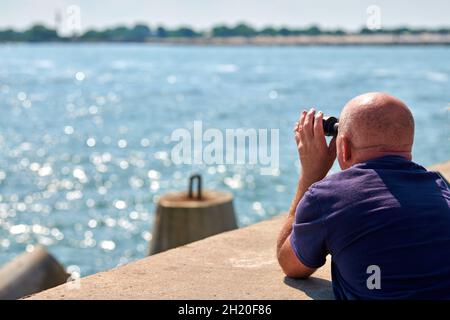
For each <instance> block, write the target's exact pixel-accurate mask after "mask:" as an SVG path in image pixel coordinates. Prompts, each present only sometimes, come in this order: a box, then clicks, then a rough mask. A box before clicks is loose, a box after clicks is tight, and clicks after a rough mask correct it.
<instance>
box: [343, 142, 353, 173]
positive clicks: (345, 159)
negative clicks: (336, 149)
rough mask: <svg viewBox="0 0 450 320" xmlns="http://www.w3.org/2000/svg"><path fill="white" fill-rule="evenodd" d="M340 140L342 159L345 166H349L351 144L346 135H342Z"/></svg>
mask: <svg viewBox="0 0 450 320" xmlns="http://www.w3.org/2000/svg"><path fill="white" fill-rule="evenodd" d="M341 140H342V143H341V148H342V161H343V163H344V164H345V166H346V167H350V166H351V159H352V144H351V143H350V139H349V138H347V137H346V136H342V137H341Z"/></svg>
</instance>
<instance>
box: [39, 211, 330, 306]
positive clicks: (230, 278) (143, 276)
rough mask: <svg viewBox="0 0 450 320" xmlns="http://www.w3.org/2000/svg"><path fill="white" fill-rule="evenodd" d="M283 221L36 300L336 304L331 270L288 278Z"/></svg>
mask: <svg viewBox="0 0 450 320" xmlns="http://www.w3.org/2000/svg"><path fill="white" fill-rule="evenodd" d="M283 221H284V216H280V217H277V218H275V219H273V220H270V221H265V222H261V223H258V224H256V225H253V226H250V227H247V228H243V229H239V230H236V231H231V232H227V233H223V234H220V235H217V236H214V237H211V238H208V239H205V240H201V241H198V242H195V243H192V244H189V245H186V246H183V247H180V248H176V249H173V250H170V251H166V252H164V253H161V254H158V255H155V256H151V257H148V258H145V259H142V260H139V261H136V262H133V263H130V264H128V265H126V266H123V267H120V268H117V269H113V270H110V271H106V272H101V273H98V274H95V275H92V276H89V277H86V278H84V279H81V287H80V289H78V290H77V289H70V288H69V287H68V286H66V285H62V286H59V287H57V288H54V289H51V290H48V291H45V292H42V293H39V294H36V295H34V296H32V297H31V299H332V298H333V295H332V291H331V281H330V272H329V265H327V266H326V267H324V268H321V269H320V270H319V271H318V272H317V273H316V274H314V277H313V278H312V279H309V280H292V279H288V278H285V277H284V275H283V273H282V271H281V269H280V267H279V266H278V263H277V260H276V257H275V243H276V237H277V235H278V231H279V230H280V228H281V225H282V223H283Z"/></svg>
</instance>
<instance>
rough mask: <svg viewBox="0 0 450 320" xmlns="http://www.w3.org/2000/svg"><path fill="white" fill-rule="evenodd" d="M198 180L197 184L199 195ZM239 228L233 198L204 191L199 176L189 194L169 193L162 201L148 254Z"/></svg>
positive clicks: (192, 181) (194, 176)
mask: <svg viewBox="0 0 450 320" xmlns="http://www.w3.org/2000/svg"><path fill="white" fill-rule="evenodd" d="M195 180H197V181H198V188H197V193H196V195H194V192H193V183H194V181H195ZM236 228H237V224H236V217H235V214H234V208H233V196H232V195H231V194H230V193H228V192H221V191H203V190H202V186H201V177H200V175H193V176H191V178H190V183H189V191H188V192H173V193H168V194H165V195H163V196H162V197H161V198H160V199H159V202H158V208H157V211H156V219H155V225H154V228H153V240H152V243H151V246H150V250H149V254H150V255H152V254H156V253H159V252H163V251H166V250H169V249H172V248H176V247H179V246H182V245H185V244H188V243H191V242H194V241H197V240H201V239H204V238H207V237H210V236H213V235H215V234H218V233H221V232H225V231H229V230H233V229H236Z"/></svg>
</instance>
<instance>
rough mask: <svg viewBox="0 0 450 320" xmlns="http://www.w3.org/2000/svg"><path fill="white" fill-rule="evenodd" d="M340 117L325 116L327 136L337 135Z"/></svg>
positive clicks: (324, 123)
mask: <svg viewBox="0 0 450 320" xmlns="http://www.w3.org/2000/svg"><path fill="white" fill-rule="evenodd" d="M338 129H339V119H338V118H336V117H324V118H323V131H324V133H325V135H326V136H327V137H335V136H337V134H338Z"/></svg>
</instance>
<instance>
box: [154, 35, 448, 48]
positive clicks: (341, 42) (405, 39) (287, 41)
mask: <svg viewBox="0 0 450 320" xmlns="http://www.w3.org/2000/svg"><path fill="white" fill-rule="evenodd" d="M146 43H149V44H171V45H214V46H246V45H252V46H311V45H330V46H347V45H450V35H439V34H431V33H430V34H419V35H360V34H352V35H317V36H256V37H200V38H164V39H150V40H147V41H146Z"/></svg>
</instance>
